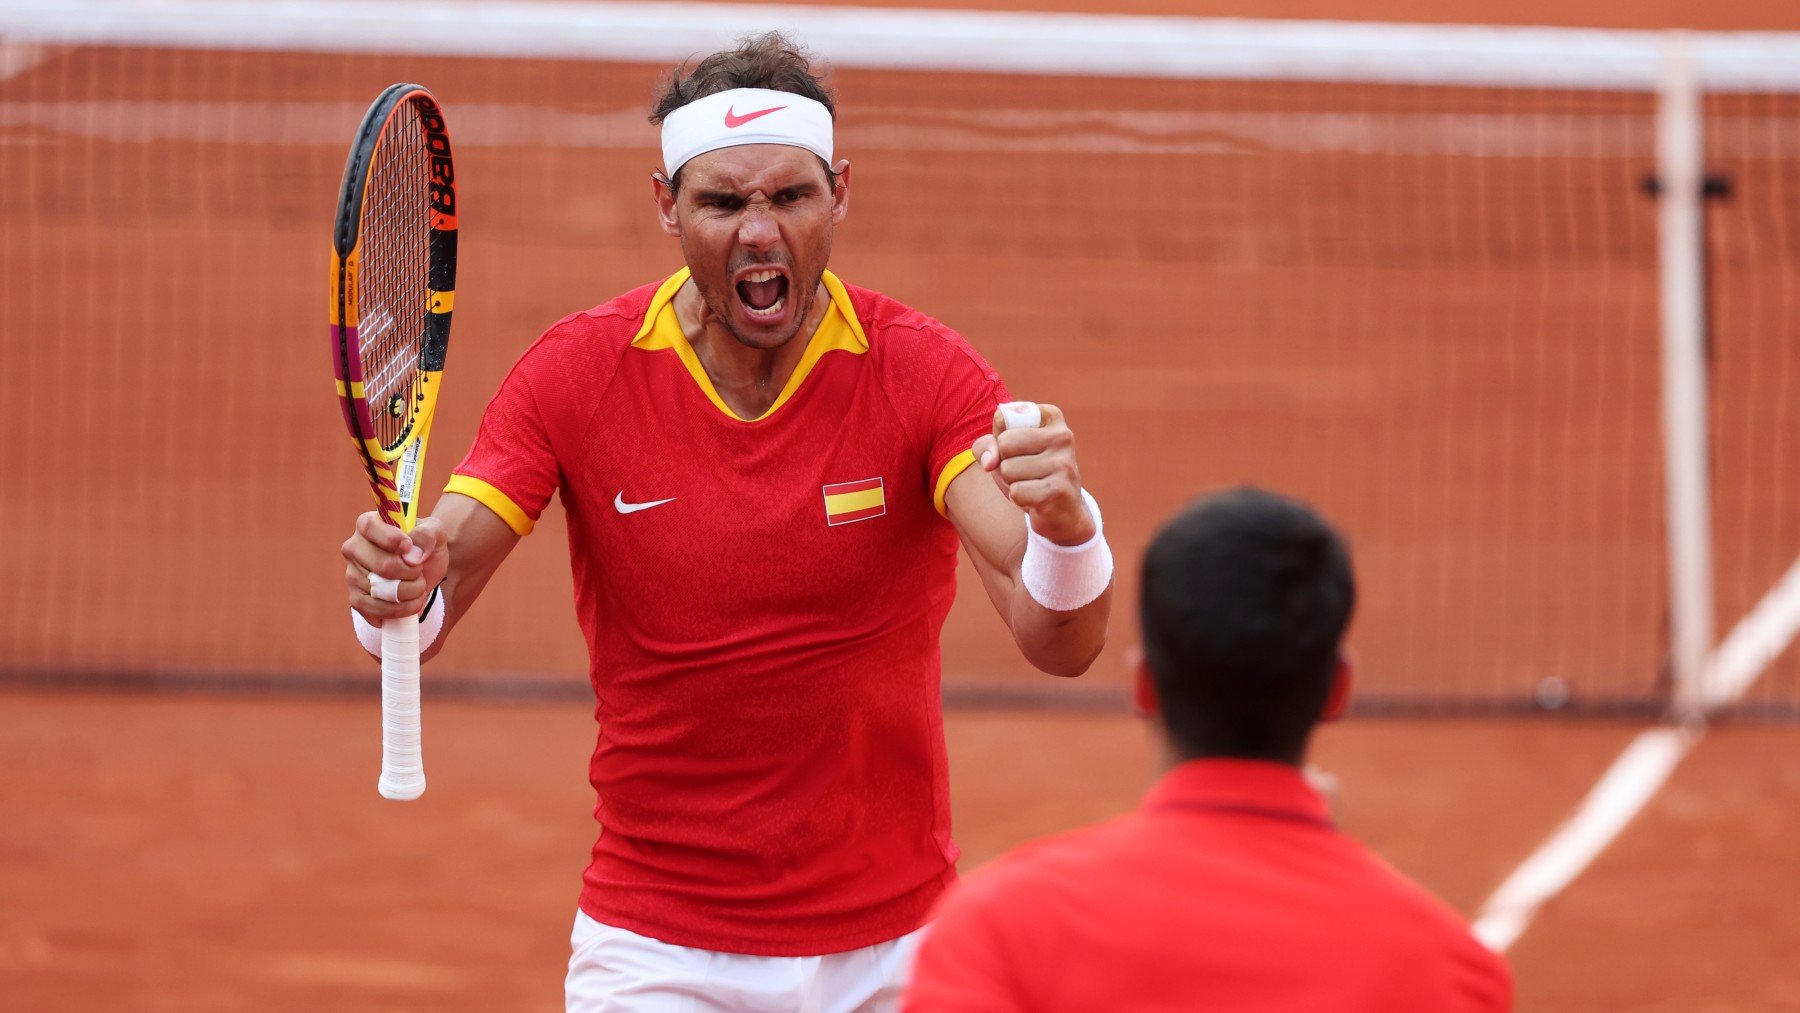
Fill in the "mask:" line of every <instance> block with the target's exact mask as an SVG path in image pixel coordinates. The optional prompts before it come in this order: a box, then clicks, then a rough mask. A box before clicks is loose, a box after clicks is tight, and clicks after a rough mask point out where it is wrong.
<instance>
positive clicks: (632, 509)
mask: <svg viewBox="0 0 1800 1013" xmlns="http://www.w3.org/2000/svg"><path fill="white" fill-rule="evenodd" d="M673 502H675V497H673V496H670V497H669V498H668V499H653V500H651V501H650V502H648V503H627V502H625V492H624V490H622V489H621V490H620V491H619V494H618V495H617V496H614V497H613V509H614V510H617V511H618V512H620V513H622V514H634V513H637V512H638V511H639V510H648V509H650V508H651V507H659V506H662V505H663V504H664V503H673Z"/></svg>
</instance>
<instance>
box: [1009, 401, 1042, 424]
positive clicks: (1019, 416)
mask: <svg viewBox="0 0 1800 1013" xmlns="http://www.w3.org/2000/svg"><path fill="white" fill-rule="evenodd" d="M1000 421H1002V422H1004V423H1006V428H1008V429H1036V428H1037V427H1039V426H1041V425H1043V424H1044V410H1043V409H1042V408H1039V407H1038V406H1037V402H1036V401H1008V402H1006V403H1005V404H1003V405H1001V406H1000Z"/></svg>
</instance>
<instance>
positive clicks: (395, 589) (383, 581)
mask: <svg viewBox="0 0 1800 1013" xmlns="http://www.w3.org/2000/svg"><path fill="white" fill-rule="evenodd" d="M369 595H370V596H371V597H375V598H380V599H381V600H382V601H399V600H400V582H399V581H398V580H396V579H394V578H393V577H383V576H380V575H378V574H373V573H371V574H369Z"/></svg>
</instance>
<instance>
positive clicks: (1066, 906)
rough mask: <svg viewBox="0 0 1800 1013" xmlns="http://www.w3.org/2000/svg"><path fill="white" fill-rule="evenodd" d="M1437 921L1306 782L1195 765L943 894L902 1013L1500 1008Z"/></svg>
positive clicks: (1244, 765)
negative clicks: (1108, 814)
mask: <svg viewBox="0 0 1800 1013" xmlns="http://www.w3.org/2000/svg"><path fill="white" fill-rule="evenodd" d="M1511 1005H1512V979H1511V976H1510V974H1509V973H1508V971H1507V968H1506V964H1505V962H1504V961H1503V960H1501V958H1500V957H1499V956H1498V955H1496V954H1494V953H1493V952H1492V951H1490V950H1488V949H1487V948H1486V947H1484V946H1482V945H1481V943H1479V942H1478V941H1476V939H1475V938H1474V936H1472V935H1471V934H1470V933H1469V930H1468V927H1467V926H1466V925H1465V924H1464V923H1463V921H1462V919H1461V918H1459V917H1458V916H1457V915H1456V914H1455V913H1454V912H1452V911H1451V910H1450V909H1449V908H1447V907H1445V906H1444V905H1443V904H1442V903H1440V902H1439V901H1437V900H1436V899H1435V898H1433V897H1432V896H1431V895H1429V894H1427V893H1426V892H1425V891H1424V890H1423V889H1422V888H1420V887H1419V886H1417V885H1416V884H1414V883H1412V882H1411V881H1410V880H1407V879H1406V878H1405V877H1403V876H1401V875H1400V874H1399V873H1397V872H1395V871H1394V870H1393V869H1392V868H1390V867H1388V866H1387V865H1386V864H1385V863H1383V862H1382V861H1381V860H1380V859H1379V858H1377V857H1375V856H1374V855H1373V854H1372V853H1371V852H1369V851H1368V850H1367V849H1365V848H1364V847H1362V846H1361V845H1360V844H1358V843H1356V842H1355V841H1353V840H1351V839H1350V838H1349V837H1347V836H1345V835H1344V834H1342V833H1340V832H1338V831H1337V830H1336V829H1335V828H1334V827H1333V826H1332V825H1331V821H1330V817H1329V815H1328V813H1327V811H1326V807H1325V803H1324V800H1323V799H1321V798H1320V797H1319V795H1318V793H1317V792H1315V791H1313V789H1312V788H1311V787H1310V786H1308V785H1307V784H1306V782H1305V780H1304V779H1303V778H1302V777H1301V776H1300V773H1299V771H1297V770H1295V769H1294V768H1292V767H1289V766H1286V765H1284V764H1278V763H1264V762H1258V761H1250V760H1196V761H1193V762H1190V763H1187V764H1184V765H1182V766H1180V767H1177V768H1176V769H1175V770H1173V771H1171V772H1170V773H1169V774H1168V775H1167V776H1166V777H1165V778H1163V780H1162V781H1161V782H1160V783H1159V784H1157V786H1156V787H1155V788H1154V789H1153V790H1152V791H1151V792H1150V795H1149V797H1148V798H1147V799H1146V800H1145V803H1144V806H1143V808H1142V809H1141V810H1139V811H1138V812H1136V813H1133V814H1131V815H1129V816H1125V817H1122V818H1120V819H1117V820H1114V821H1113V822H1110V823H1106V824H1102V825H1101V826H1098V827H1092V828H1089V829H1086V830H1080V831H1076V832H1074V833H1070V834H1066V835H1063V836H1060V837H1055V838H1051V839H1049V840H1047V841H1042V842H1039V843H1037V844H1034V845H1030V846H1027V847H1026V848H1024V849H1022V850H1020V851H1018V852H1016V853H1014V854H1012V855H1010V856H1008V857H1006V858H1004V859H1001V860H1000V861H998V862H996V863H995V864H994V865H993V866H991V867H989V868H987V869H984V870H982V871H981V872H979V873H977V874H975V875H974V876H972V877H970V878H969V879H967V880H965V882H964V885H963V886H962V887H961V888H960V889H958V890H956V891H955V892H953V893H951V894H950V896H949V897H948V898H947V900H946V902H945V903H944V905H943V906H942V907H941V908H940V909H939V913H938V916H937V920H936V922H935V923H934V924H933V926H932V928H931V930H930V932H929V933H928V934H927V935H926V938H925V942H924V944H923V946H922V947H921V949H920V951H919V957H918V964H917V967H916V969H915V971H914V978H913V983H912V986H911V990H910V991H909V993H908V995H907V1000H906V1009H907V1010H908V1011H913V1013H924V1011H938V1010H984V1011H991V1010H1032V1011H1037V1013H1050V1011H1055V1010H1109V1011H1123V1010H1259V1011H1262V1010H1282V1011H1284V1013H1287V1011H1297V1010H1299V1011H1303V1010H1321V1011H1323V1010H1333V1011H1341V1010H1370V1011H1374V1010H1380V1011H1395V1010H1432V1011H1451V1010H1506V1009H1510V1008H1511Z"/></svg>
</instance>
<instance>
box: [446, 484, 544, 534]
mask: <svg viewBox="0 0 1800 1013" xmlns="http://www.w3.org/2000/svg"><path fill="white" fill-rule="evenodd" d="M444 491H445V492H454V493H460V494H461V495H464V496H467V497H469V498H470V499H472V500H474V501H475V502H477V503H480V504H481V505H482V506H484V507H487V508H488V509H489V510H492V511H493V512H494V513H495V514H497V515H498V516H499V518H500V519H501V520H503V521H505V522H506V526H507V527H509V528H511V529H513V534H515V535H518V536H519V537H520V538H524V537H525V536H526V535H529V534H531V529H532V528H534V527H536V526H537V521H534V520H532V519H531V516H530V515H529V514H527V513H526V512H525V511H523V510H521V509H519V504H517V503H514V502H513V501H512V497H511V496H508V495H507V494H505V493H503V492H501V491H500V490H498V489H496V488H494V487H493V486H491V485H489V484H487V483H486V482H483V481H482V480H481V479H479V478H471V477H469V476H468V475H451V476H450V483H449V484H448V485H446V486H444Z"/></svg>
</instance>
